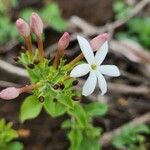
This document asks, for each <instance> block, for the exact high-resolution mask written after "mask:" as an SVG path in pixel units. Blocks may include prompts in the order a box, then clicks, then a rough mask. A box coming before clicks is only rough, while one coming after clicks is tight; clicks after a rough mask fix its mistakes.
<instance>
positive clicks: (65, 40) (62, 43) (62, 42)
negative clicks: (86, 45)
mask: <svg viewBox="0 0 150 150" xmlns="http://www.w3.org/2000/svg"><path fill="white" fill-rule="evenodd" d="M69 43H70V35H69V33H68V32H65V33H64V34H63V35H62V37H61V38H60V39H59V41H58V49H61V50H64V49H66V48H67V47H68V45H69Z"/></svg>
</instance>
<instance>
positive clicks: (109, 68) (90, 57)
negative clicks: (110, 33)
mask: <svg viewBox="0 0 150 150" xmlns="http://www.w3.org/2000/svg"><path fill="white" fill-rule="evenodd" d="M77 39H78V42H79V45H80V48H81V51H82V53H83V55H84V57H85V59H86V60H87V62H88V63H83V64H80V65H77V66H76V67H75V68H74V69H73V70H72V71H71V73H70V76H71V77H81V76H84V75H86V74H88V73H89V72H90V74H89V77H88V79H87V81H86V82H85V84H84V86H83V91H82V94H83V95H84V96H88V95H90V94H91V93H93V91H94V89H95V87H96V84H97V80H98V85H99V88H100V89H101V91H102V93H101V95H104V94H105V93H106V92H107V83H106V80H105V78H104V76H103V74H104V75H108V76H113V77H117V76H119V75H120V72H119V69H118V67H117V66H115V65H101V64H102V62H103V60H104V59H105V57H106V54H107V52H108V42H107V41H106V42H105V43H104V44H103V45H102V46H101V47H100V48H99V49H98V51H97V52H96V54H95V56H94V53H93V50H92V48H91V46H90V44H89V42H88V41H87V40H86V39H85V38H83V37H81V36H78V37H77Z"/></svg>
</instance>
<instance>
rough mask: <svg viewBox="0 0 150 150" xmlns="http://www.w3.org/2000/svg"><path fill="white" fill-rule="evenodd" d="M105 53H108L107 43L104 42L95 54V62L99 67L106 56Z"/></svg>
mask: <svg viewBox="0 0 150 150" xmlns="http://www.w3.org/2000/svg"><path fill="white" fill-rule="evenodd" d="M107 52H108V42H107V41H106V42H105V43H104V44H103V45H102V46H101V47H100V48H99V50H98V51H97V52H96V55H95V60H96V64H97V65H100V64H101V63H102V62H103V60H104V59H105V57H106V55H107Z"/></svg>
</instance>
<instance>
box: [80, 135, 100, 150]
mask: <svg viewBox="0 0 150 150" xmlns="http://www.w3.org/2000/svg"><path fill="white" fill-rule="evenodd" d="M79 150H101V147H100V144H99V138H88V137H86V136H84V138H83V140H82V143H81V146H80V148H79Z"/></svg>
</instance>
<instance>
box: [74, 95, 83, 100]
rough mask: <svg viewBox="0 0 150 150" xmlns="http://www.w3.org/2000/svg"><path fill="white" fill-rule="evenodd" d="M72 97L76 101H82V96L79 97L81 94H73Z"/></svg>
mask: <svg viewBox="0 0 150 150" xmlns="http://www.w3.org/2000/svg"><path fill="white" fill-rule="evenodd" d="M72 99H73V100H74V101H80V100H81V97H79V96H76V95H75V96H72Z"/></svg>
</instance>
